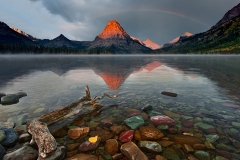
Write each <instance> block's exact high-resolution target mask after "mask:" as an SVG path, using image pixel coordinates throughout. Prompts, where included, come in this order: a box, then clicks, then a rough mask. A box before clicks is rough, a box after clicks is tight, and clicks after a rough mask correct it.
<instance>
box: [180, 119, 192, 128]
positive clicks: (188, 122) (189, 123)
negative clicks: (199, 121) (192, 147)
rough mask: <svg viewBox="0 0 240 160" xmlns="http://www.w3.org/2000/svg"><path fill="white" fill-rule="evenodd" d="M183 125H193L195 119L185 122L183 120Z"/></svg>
mask: <svg viewBox="0 0 240 160" xmlns="http://www.w3.org/2000/svg"><path fill="white" fill-rule="evenodd" d="M182 125H183V126H184V127H192V126H193V121H191V120H188V121H184V122H182Z"/></svg>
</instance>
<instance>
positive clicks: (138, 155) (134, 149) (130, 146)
mask: <svg viewBox="0 0 240 160" xmlns="http://www.w3.org/2000/svg"><path fill="white" fill-rule="evenodd" d="M120 150H121V152H122V153H123V154H124V155H125V156H126V157H127V158H128V159H129V160H148V157H147V156H146V155H145V154H144V153H143V152H142V151H141V150H140V149H139V148H138V146H137V145H136V144H135V143H133V142H131V141H130V142H127V143H124V144H123V145H122V146H121V148H120Z"/></svg>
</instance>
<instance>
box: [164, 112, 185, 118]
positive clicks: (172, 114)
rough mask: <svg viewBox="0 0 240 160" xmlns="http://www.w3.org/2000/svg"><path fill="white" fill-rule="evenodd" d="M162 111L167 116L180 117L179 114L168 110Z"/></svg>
mask: <svg viewBox="0 0 240 160" xmlns="http://www.w3.org/2000/svg"><path fill="white" fill-rule="evenodd" d="M163 113H164V114H166V115H167V116H169V117H171V118H181V116H180V115H179V114H176V113H173V112H171V111H168V110H164V111H163Z"/></svg>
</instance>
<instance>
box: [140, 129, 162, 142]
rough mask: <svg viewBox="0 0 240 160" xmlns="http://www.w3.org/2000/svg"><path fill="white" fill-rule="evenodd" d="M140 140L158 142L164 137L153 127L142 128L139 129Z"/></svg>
mask: <svg viewBox="0 0 240 160" xmlns="http://www.w3.org/2000/svg"><path fill="white" fill-rule="evenodd" d="M139 131H140V134H141V138H142V140H158V139H160V138H162V137H164V134H163V133H162V132H161V131H160V130H159V129H157V128H155V127H153V126H142V127H140V128H139Z"/></svg>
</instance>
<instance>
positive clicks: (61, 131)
mask: <svg viewBox="0 0 240 160" xmlns="http://www.w3.org/2000/svg"><path fill="white" fill-rule="evenodd" d="M51 133H52V135H53V136H54V137H57V138H62V137H64V136H66V135H67V134H68V128H67V127H66V126H65V127H63V128H59V129H56V130H53V131H52V132H51Z"/></svg>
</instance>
